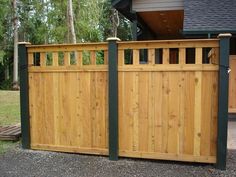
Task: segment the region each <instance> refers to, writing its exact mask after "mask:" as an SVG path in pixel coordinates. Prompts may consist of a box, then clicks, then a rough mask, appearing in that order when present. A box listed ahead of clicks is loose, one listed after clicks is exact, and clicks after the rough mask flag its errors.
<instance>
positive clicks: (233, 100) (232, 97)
mask: <svg viewBox="0 0 236 177" xmlns="http://www.w3.org/2000/svg"><path fill="white" fill-rule="evenodd" d="M229 61H230V69H231V72H230V74H229V113H236V55H231V56H230V60H229Z"/></svg>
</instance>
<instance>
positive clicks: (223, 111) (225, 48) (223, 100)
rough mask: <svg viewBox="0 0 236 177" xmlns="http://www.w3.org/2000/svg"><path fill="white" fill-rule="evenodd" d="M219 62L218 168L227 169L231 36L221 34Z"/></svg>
mask: <svg viewBox="0 0 236 177" xmlns="http://www.w3.org/2000/svg"><path fill="white" fill-rule="evenodd" d="M218 37H219V38H220V61H219V67H220V69H219V103H218V136H217V137H218V138H217V157H216V158H217V162H216V167H217V168H218V169H221V170H225V169H226V157H227V129H228V90H229V73H228V69H229V44H230V43H229V42H230V37H231V34H220V35H219V36H218Z"/></svg>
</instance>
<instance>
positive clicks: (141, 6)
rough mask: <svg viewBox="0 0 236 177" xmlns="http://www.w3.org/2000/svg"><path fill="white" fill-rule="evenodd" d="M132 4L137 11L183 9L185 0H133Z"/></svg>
mask: <svg viewBox="0 0 236 177" xmlns="http://www.w3.org/2000/svg"><path fill="white" fill-rule="evenodd" d="M132 6H133V7H132V9H133V10H134V11H136V12H145V11H166V10H183V9H184V0H133V2H132Z"/></svg>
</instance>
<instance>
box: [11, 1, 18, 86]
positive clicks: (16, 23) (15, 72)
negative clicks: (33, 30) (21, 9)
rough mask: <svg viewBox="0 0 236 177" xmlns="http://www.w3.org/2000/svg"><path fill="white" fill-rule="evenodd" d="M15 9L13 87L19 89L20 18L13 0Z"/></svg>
mask: <svg viewBox="0 0 236 177" xmlns="http://www.w3.org/2000/svg"><path fill="white" fill-rule="evenodd" d="M12 4H13V11H14V18H13V29H14V64H13V65H14V67H13V89H16V90H18V89H19V83H18V30H17V25H18V19H17V5H16V0H13V2H12Z"/></svg>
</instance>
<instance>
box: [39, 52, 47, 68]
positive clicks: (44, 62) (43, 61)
mask: <svg viewBox="0 0 236 177" xmlns="http://www.w3.org/2000/svg"><path fill="white" fill-rule="evenodd" d="M46 65H47V56H46V53H40V66H46Z"/></svg>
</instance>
